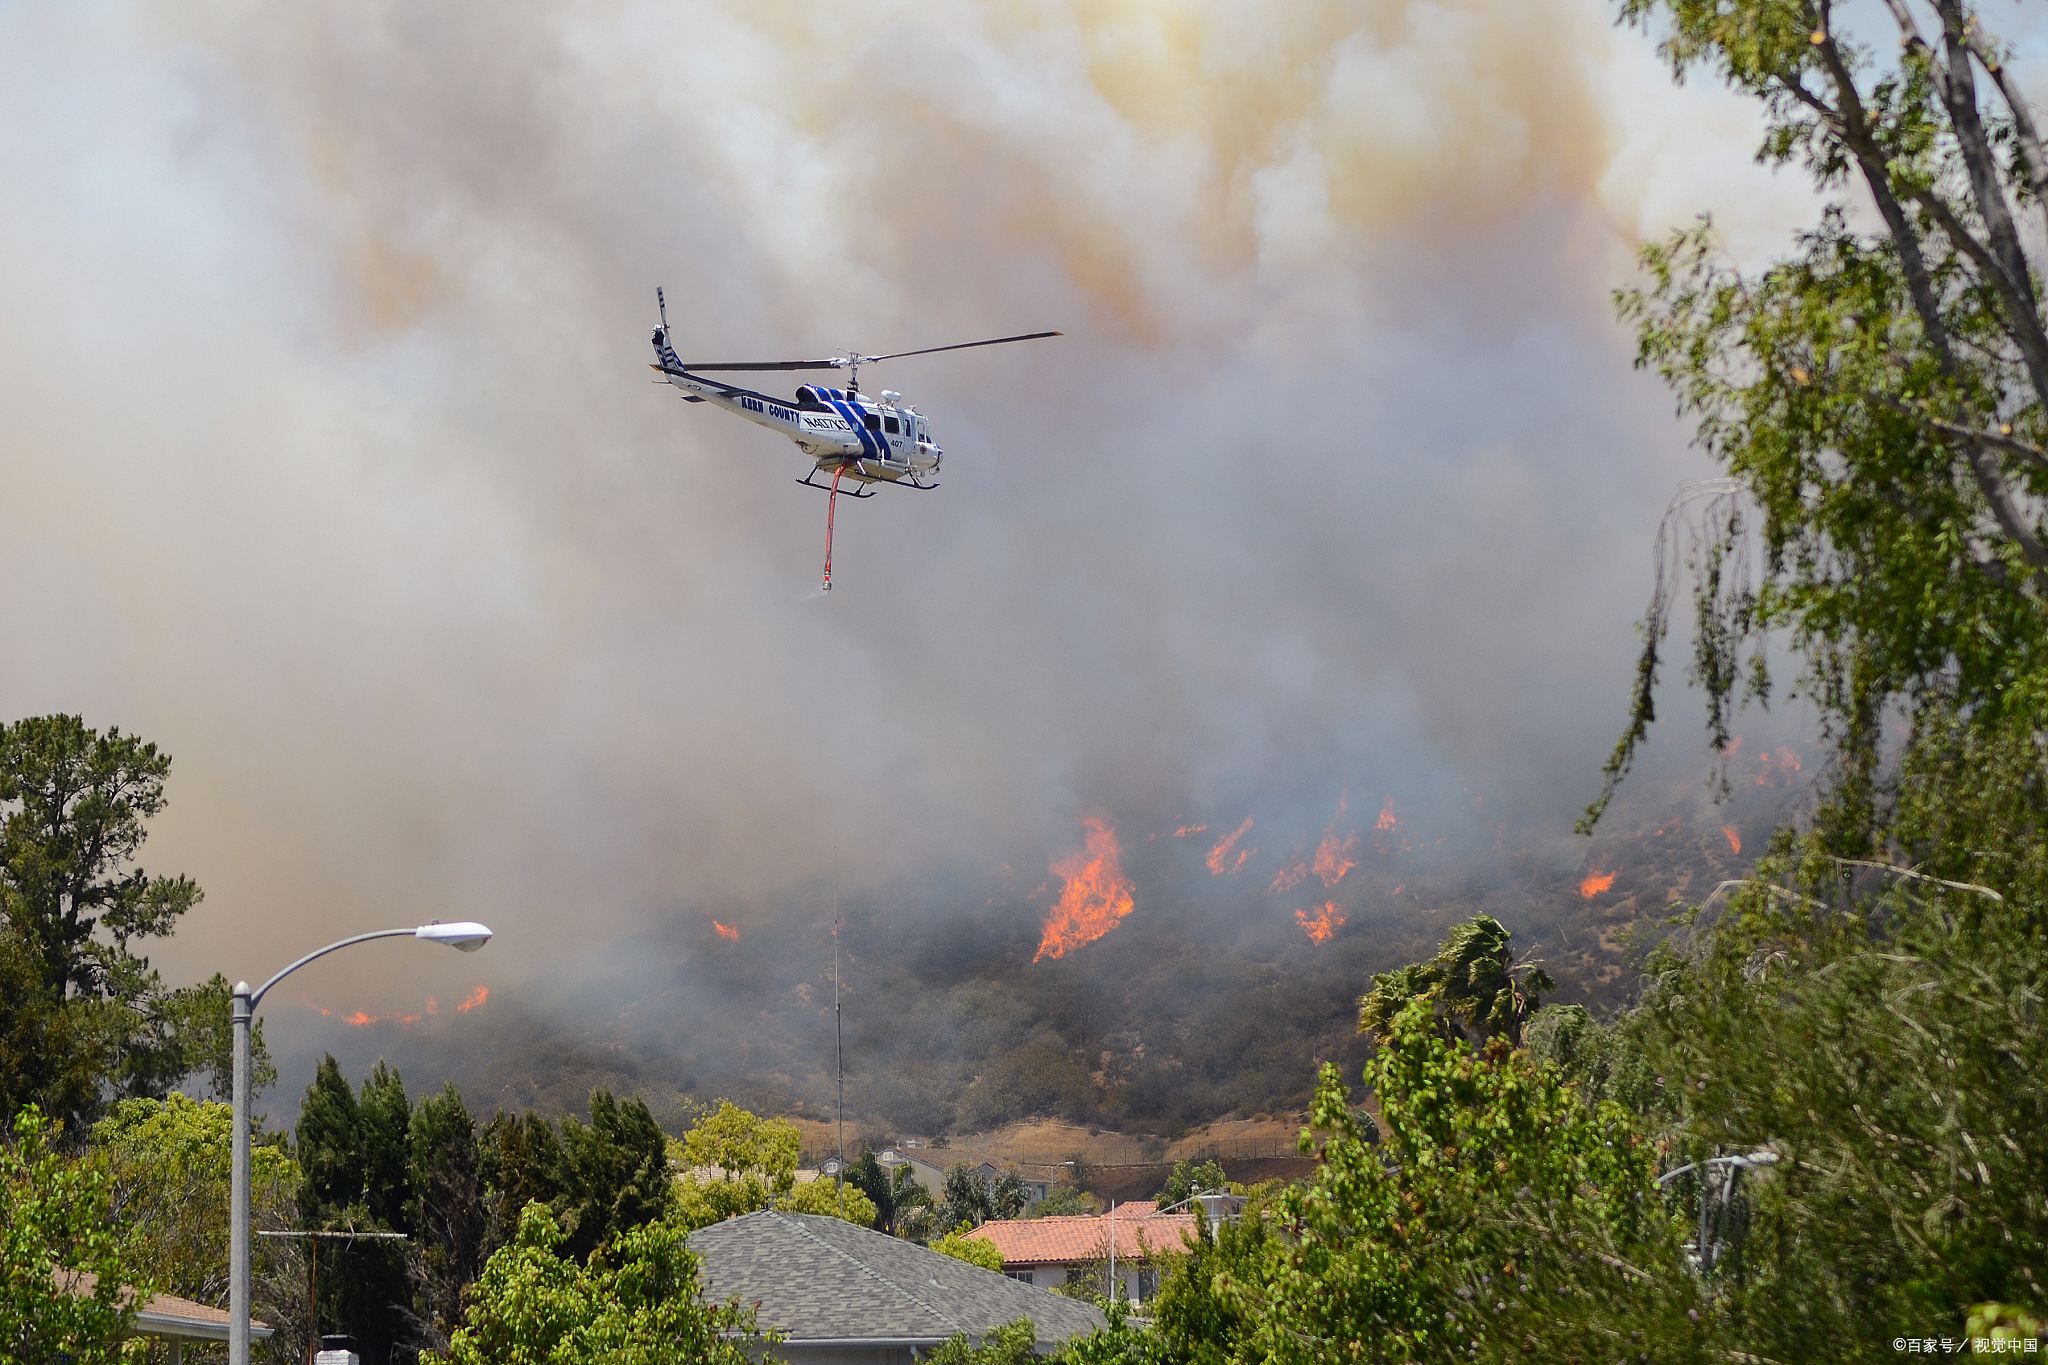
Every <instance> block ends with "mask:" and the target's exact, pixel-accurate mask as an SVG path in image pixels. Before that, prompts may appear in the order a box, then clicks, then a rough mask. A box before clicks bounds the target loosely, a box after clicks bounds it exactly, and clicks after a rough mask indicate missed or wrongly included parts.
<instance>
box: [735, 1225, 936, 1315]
mask: <svg viewBox="0 0 2048 1365" xmlns="http://www.w3.org/2000/svg"><path fill="white" fill-rule="evenodd" d="M761 1212H763V1213H765V1214H767V1215H768V1216H769V1217H771V1218H773V1219H775V1220H776V1221H777V1222H782V1221H784V1220H794V1219H797V1218H802V1217H806V1216H809V1217H813V1218H818V1217H826V1216H828V1215H823V1214H810V1215H804V1214H791V1213H784V1212H782V1211H781V1210H779V1209H763V1210H761ZM835 1221H839V1220H835ZM790 1226H792V1227H794V1228H795V1229H796V1230H797V1231H798V1232H799V1233H801V1234H802V1235H804V1236H805V1237H808V1238H810V1239H811V1240H812V1241H813V1242H816V1243H817V1244H818V1245H819V1246H821V1247H823V1248H825V1250H827V1251H829V1252H831V1253H832V1254H833V1255H834V1256H837V1257H839V1258H840V1259H841V1260H843V1261H848V1262H850V1263H852V1264H853V1265H854V1266H855V1267H857V1268H858V1269H859V1270H860V1272H861V1273H862V1274H863V1275H866V1276H868V1277H869V1278H870V1279H873V1280H876V1281H879V1282H880V1283H882V1284H885V1285H887V1286H889V1288H891V1289H893V1290H895V1291H896V1292H897V1293H898V1294H901V1295H902V1296H903V1297H904V1298H906V1299H909V1300H910V1301H911V1302H912V1303H914V1304H916V1305H917V1306H918V1307H919V1308H922V1309H924V1311H925V1312H927V1313H929V1314H931V1315H932V1316H933V1317H935V1318H937V1319H938V1320H939V1321H940V1322H943V1323H945V1324H946V1325H947V1326H948V1327H950V1328H952V1329H953V1330H954V1331H955V1332H959V1333H962V1334H963V1335H964V1334H967V1329H966V1328H965V1327H962V1326H961V1325H960V1324H959V1323H958V1322H956V1321H954V1320H953V1318H952V1317H951V1316H949V1315H948V1314H946V1313H943V1312H941V1311H939V1310H938V1309H937V1308H934V1307H932V1305H930V1304H928V1303H926V1302H925V1301H924V1300H923V1299H921V1298H919V1297H918V1296H917V1295H915V1294H913V1293H911V1292H910V1291H909V1290H908V1289H905V1288H904V1287H903V1286H902V1285H900V1284H898V1283H896V1281H894V1280H892V1279H890V1278H889V1277H888V1276H887V1275H884V1274H883V1273H882V1272H881V1271H879V1270H876V1269H875V1268H874V1267H873V1266H871V1265H869V1264H868V1263H867V1262H866V1261H863V1260H861V1259H860V1258H859V1257H858V1256H855V1255H853V1254H851V1253H850V1252H847V1251H844V1250H842V1249H841V1248H839V1247H836V1246H833V1245H832V1244H831V1243H830V1242H828V1241H826V1240H825V1239H824V1238H823V1237H820V1236H818V1234H817V1233H815V1232H812V1231H811V1230H810V1229H809V1228H807V1227H805V1226H804V1225H803V1224H802V1223H799V1222H794V1221H791V1223H790ZM848 1226H850V1227H859V1226H860V1225H859V1224H858V1223H850V1224H848ZM863 1231H871V1230H870V1229H863ZM875 1235H876V1236H880V1235H882V1234H880V1233H876V1234H875ZM889 1240H891V1241H894V1240H895V1238H893V1237H892V1238H890V1239H889ZM933 1254H934V1255H937V1254H938V1253H936V1252H934V1253H933Z"/></svg>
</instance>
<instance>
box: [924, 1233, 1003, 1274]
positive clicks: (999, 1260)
mask: <svg viewBox="0 0 2048 1365" xmlns="http://www.w3.org/2000/svg"><path fill="white" fill-rule="evenodd" d="M932 1250H933V1251H936V1252H938V1253H939V1254H940V1255H941V1256H951V1257H952V1258H953V1259H954V1260H956V1261H965V1262H967V1264H969V1265H978V1266H980V1267H981V1268H982V1269H983V1270H993V1271H995V1272H996V1273H997V1274H998V1275H1000V1274H1002V1273H1003V1253H1002V1251H1001V1249H1000V1248H998V1247H997V1246H996V1244H995V1243H994V1242H991V1241H989V1240H987V1239H986V1238H982V1237H969V1236H968V1235H967V1234H966V1233H964V1232H949V1233H947V1234H946V1235H945V1236H943V1237H941V1238H939V1240H938V1241H936V1242H933V1243H932Z"/></svg>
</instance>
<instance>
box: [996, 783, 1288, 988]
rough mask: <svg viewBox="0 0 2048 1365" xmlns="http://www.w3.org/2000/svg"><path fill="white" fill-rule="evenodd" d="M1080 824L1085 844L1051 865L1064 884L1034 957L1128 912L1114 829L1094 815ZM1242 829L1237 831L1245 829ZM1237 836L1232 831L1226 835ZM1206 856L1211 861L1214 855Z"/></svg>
mask: <svg viewBox="0 0 2048 1365" xmlns="http://www.w3.org/2000/svg"><path fill="white" fill-rule="evenodd" d="M1081 823H1082V824H1083V825H1084V826H1086V827H1087V830H1088V838H1087V846H1086V847H1085V848H1083V849H1082V850H1081V851H1080V852H1079V853H1076V854H1073V855H1072V856H1070V857H1067V858H1062V859H1061V860H1060V861H1058V862H1056V863H1054V864H1053V865H1052V871H1053V875H1054V876H1056V877H1058V878H1060V879H1061V880H1062V881H1064V882H1065V883H1066V886H1065V888H1064V889H1063V890H1061V892H1060V899H1059V903H1058V904H1056V905H1054V906H1053V908H1052V912H1051V914H1049V915H1048V916H1047V917H1046V921H1045V935H1044V937H1043V938H1041V939H1040V940H1039V944H1038V952H1037V953H1036V954H1034V955H1033V957H1032V959H1031V960H1032V961H1033V962H1036V961H1038V960H1039V959H1040V958H1043V957H1064V956H1065V955H1066V952H1067V950H1068V949H1070V948H1078V947H1080V946H1081V945H1082V944H1084V943H1093V942H1094V941H1095V940H1096V939H1098V938H1101V937H1102V936H1103V935H1104V934H1106V933H1108V932H1109V931H1110V930H1112V929H1114V928H1116V925H1117V921H1118V920H1120V919H1122V918H1123V917H1124V916H1125V915H1128V914H1130V913H1131V910H1132V907H1133V902H1132V900H1131V891H1132V885H1131V879H1130V878H1129V877H1127V876H1125V875H1124V869H1123V863H1122V854H1123V849H1122V848H1121V846H1119V845H1118V843H1117V841H1116V831H1115V830H1113V829H1111V828H1110V827H1109V825H1108V823H1107V822H1105V821H1103V820H1102V819H1100V818H1099V817H1097V816H1093V815H1084V816H1082V817H1081ZM1251 823H1252V822H1251V821H1250V820H1246V821H1245V822H1244V829H1249V828H1250V827H1251ZM1244 829H1240V830H1239V831H1238V834H1242V833H1244ZM1236 837H1237V836H1236V835H1232V836H1231V840H1232V841H1234V840H1235V839H1236ZM1210 858H1211V864H1212V865H1213V864H1214V860H1215V855H1214V854H1211V855H1210Z"/></svg>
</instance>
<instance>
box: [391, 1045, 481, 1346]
mask: <svg viewBox="0 0 2048 1365" xmlns="http://www.w3.org/2000/svg"><path fill="white" fill-rule="evenodd" d="M406 1164H407V1171H408V1176H409V1184H410V1188H411V1198H410V1201H409V1204H408V1208H407V1215H406V1216H407V1221H408V1222H409V1223H410V1224H411V1226H412V1229H413V1240H412V1243H411V1244H410V1246H409V1247H408V1248H407V1253H408V1254H407V1270H408V1273H409V1274H410V1276H411V1279H412V1284H413V1314H414V1317H415V1324H414V1325H415V1328H416V1330H417V1332H418V1334H419V1336H420V1337H421V1339H422V1340H424V1341H425V1342H426V1343H427V1344H428V1345H430V1346H433V1347H435V1348H438V1349H442V1350H445V1349H447V1346H448V1342H449V1338H450V1335H451V1334H452V1333H453V1332H454V1331H455V1329H456V1327H457V1326H458V1325H459V1324H460V1322H461V1317H462V1291H463V1290H464V1289H465V1288H466V1287H468V1286H469V1285H470V1284H472V1283H474V1282H475V1280H476V1278H477V1276H479V1275H481V1274H482V1273H483V1267H484V1259H485V1255H486V1252H487V1250H488V1249H487V1247H486V1246H485V1238H486V1237H487V1236H488V1234H489V1231H490V1215H489V1210H488V1207H487V1205H486V1202H485V1197H484V1195H485V1192H484V1186H483V1179H482V1164H483V1163H482V1151H481V1148H480V1146H479V1144H478V1142H477V1128H476V1121H475V1120H474V1119H472V1118H471V1117H470V1114H469V1109H468V1107H467V1106H466V1105H464V1104H463V1102H462V1096H461V1095H460V1094H458V1093H457V1092H456V1089H455V1086H454V1085H453V1084H452V1083H447V1084H444V1085H443V1086H442V1087H441V1093H440V1094H438V1095H429V1096H428V1097H427V1098H426V1099H423V1100H421V1101H420V1103H419V1106H418V1107H417V1108H415V1109H414V1110H413V1111H412V1123H411V1126H410V1128H409V1129H408V1131H407V1134H406Z"/></svg>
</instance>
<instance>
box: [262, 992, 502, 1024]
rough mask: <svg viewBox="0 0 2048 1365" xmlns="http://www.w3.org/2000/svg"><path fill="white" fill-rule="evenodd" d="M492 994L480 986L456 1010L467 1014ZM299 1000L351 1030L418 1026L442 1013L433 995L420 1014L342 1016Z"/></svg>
mask: <svg viewBox="0 0 2048 1365" xmlns="http://www.w3.org/2000/svg"><path fill="white" fill-rule="evenodd" d="M490 993H491V992H490V989H489V988H488V987H485V986H478V987H477V988H476V989H475V990H473V991H471V992H470V993H469V997H468V998H467V999H465V1000H464V1001H463V1002H462V1003H461V1004H459V1005H457V1006H456V1007H455V1008H456V1009H457V1010H460V1011H461V1012H462V1013H464V1014H467V1013H469V1011H471V1010H473V1009H475V1008H476V1007H477V1006H478V1005H481V1004H483V1003H484V1001H485V1000H486V999H488V998H489V997H490ZM299 999H300V1000H302V1001H304V1002H305V1005H306V1008H307V1009H310V1010H312V1011H313V1012H314V1013H316V1014H318V1015H320V1016H321V1017H322V1018H326V1019H339V1020H341V1022H342V1023H344V1024H347V1025H349V1026H350V1027H351V1028H362V1027H363V1026H364V1025H366V1024H417V1023H418V1022H419V1021H420V1020H422V1019H424V1018H426V1017H427V1016H428V1015H430V1014H439V1013H440V1012H441V1002H440V1001H439V1000H436V999H435V998H434V997H433V996H431V995H430V996H428V997H427V1007H426V1008H425V1009H424V1010H422V1011H421V1012H420V1013H418V1014H372V1013H370V1012H369V1011H368V1010H356V1011H355V1012H353V1013H351V1014H341V1013H338V1012H337V1011H335V1010H328V1009H321V1008H320V1006H318V1005H316V1004H314V1003H313V1002H312V1000H310V999H308V998H307V996H306V995H305V994H303V993H301V994H300V996H299Z"/></svg>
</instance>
